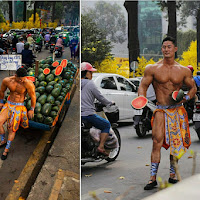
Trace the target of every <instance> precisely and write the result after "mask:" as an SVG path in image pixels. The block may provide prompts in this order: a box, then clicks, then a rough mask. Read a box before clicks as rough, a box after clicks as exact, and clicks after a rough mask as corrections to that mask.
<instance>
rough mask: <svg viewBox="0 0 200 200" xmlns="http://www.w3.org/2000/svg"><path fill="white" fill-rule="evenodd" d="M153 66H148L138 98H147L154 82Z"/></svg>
mask: <svg viewBox="0 0 200 200" xmlns="http://www.w3.org/2000/svg"><path fill="white" fill-rule="evenodd" d="M152 67H153V65H147V66H146V68H145V71H144V77H143V78H142V81H141V83H140V86H139V88H138V96H141V95H142V96H145V97H146V92H147V89H148V87H149V85H150V84H151V83H152V81H153V69H152Z"/></svg>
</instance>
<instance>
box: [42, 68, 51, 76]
mask: <svg viewBox="0 0 200 200" xmlns="http://www.w3.org/2000/svg"><path fill="white" fill-rule="evenodd" d="M50 72H51V71H50V69H49V68H45V69H44V70H43V74H45V75H48V74H49V73H50Z"/></svg>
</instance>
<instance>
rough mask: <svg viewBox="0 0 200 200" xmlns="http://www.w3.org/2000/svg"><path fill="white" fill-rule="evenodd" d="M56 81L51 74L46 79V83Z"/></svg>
mask: <svg viewBox="0 0 200 200" xmlns="http://www.w3.org/2000/svg"><path fill="white" fill-rule="evenodd" d="M53 80H54V75H53V74H49V75H48V76H47V77H46V81H47V82H51V81H53Z"/></svg>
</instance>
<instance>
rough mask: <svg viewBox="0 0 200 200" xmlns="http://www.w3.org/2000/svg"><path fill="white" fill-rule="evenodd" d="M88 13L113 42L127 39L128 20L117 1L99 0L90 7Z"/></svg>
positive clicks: (121, 41)
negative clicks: (111, 2) (112, 2)
mask: <svg viewBox="0 0 200 200" xmlns="http://www.w3.org/2000/svg"><path fill="white" fill-rule="evenodd" d="M86 13H87V14H89V15H90V18H91V19H93V20H94V22H95V23H96V24H97V27H98V28H100V29H102V30H103V31H104V32H105V33H106V35H107V38H108V39H110V40H111V41H112V42H115V43H123V42H124V41H125V38H126V21H125V17H124V14H123V13H122V9H121V8H120V6H119V5H118V4H117V3H114V4H110V3H107V2H105V1H99V2H97V3H96V4H95V7H94V8H90V9H88V10H87V12H86Z"/></svg>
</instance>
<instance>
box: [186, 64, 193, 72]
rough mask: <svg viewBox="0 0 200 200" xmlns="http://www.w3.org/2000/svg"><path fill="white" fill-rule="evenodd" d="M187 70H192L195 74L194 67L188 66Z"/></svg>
mask: <svg viewBox="0 0 200 200" xmlns="http://www.w3.org/2000/svg"><path fill="white" fill-rule="evenodd" d="M187 68H188V69H190V71H191V72H192V73H193V71H194V68H193V67H192V65H188V66H187Z"/></svg>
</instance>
